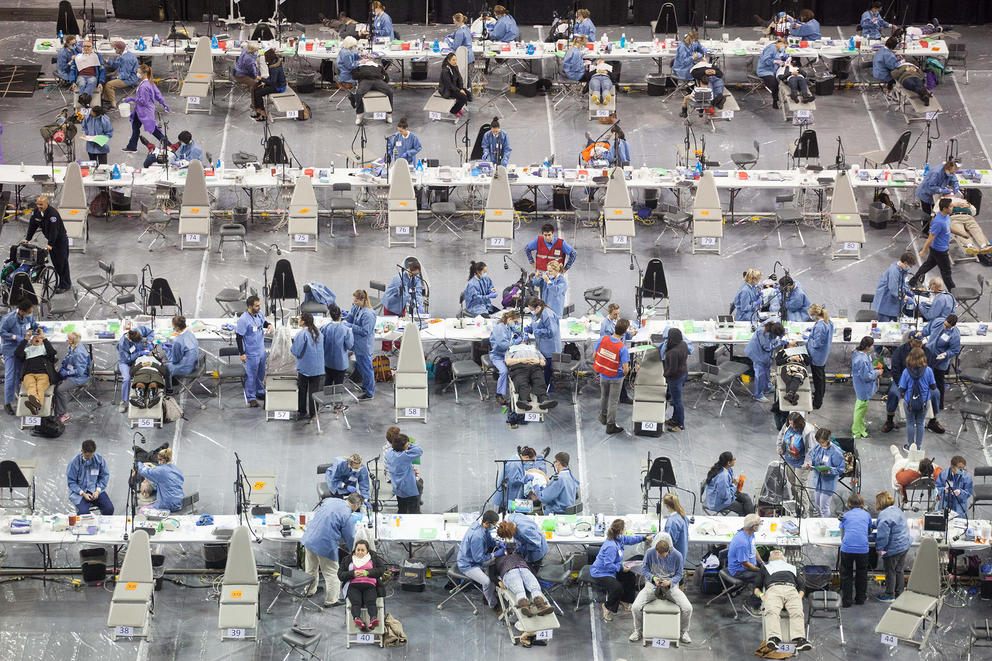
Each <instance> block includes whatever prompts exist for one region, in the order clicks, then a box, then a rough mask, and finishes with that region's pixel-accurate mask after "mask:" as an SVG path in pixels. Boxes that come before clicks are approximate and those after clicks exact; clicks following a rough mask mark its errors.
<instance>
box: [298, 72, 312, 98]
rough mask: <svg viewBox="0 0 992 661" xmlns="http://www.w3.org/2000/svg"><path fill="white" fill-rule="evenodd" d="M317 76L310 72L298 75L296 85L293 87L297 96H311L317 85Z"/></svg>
mask: <svg viewBox="0 0 992 661" xmlns="http://www.w3.org/2000/svg"><path fill="white" fill-rule="evenodd" d="M315 78H316V76H315V75H314V74H313V73H310V72H309V71H306V72H303V71H301V72H300V73H298V74H296V85H295V86H294V87H293V89H294V90H296V93H297V94H310V93H311V92H313V91H314V90H315V89H316V87H317V83H316V80H315Z"/></svg>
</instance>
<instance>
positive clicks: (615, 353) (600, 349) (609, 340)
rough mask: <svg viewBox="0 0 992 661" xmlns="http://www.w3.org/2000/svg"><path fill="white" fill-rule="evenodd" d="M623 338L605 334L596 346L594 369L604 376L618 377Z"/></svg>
mask: <svg viewBox="0 0 992 661" xmlns="http://www.w3.org/2000/svg"><path fill="white" fill-rule="evenodd" d="M622 348H623V340H622V339H620V340H614V339H613V336H612V335H604V336H603V338H602V339H601V340H600V341H599V346H597V347H596V360H595V361H594V362H593V364H592V369H593V370H594V371H595V372H596V373H597V374H601V375H602V376H606V377H610V378H616V377H617V376H619V375H620V350H621V349H622Z"/></svg>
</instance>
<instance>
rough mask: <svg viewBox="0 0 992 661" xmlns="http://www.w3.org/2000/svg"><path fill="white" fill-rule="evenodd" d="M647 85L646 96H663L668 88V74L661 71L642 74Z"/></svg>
mask: <svg viewBox="0 0 992 661" xmlns="http://www.w3.org/2000/svg"><path fill="white" fill-rule="evenodd" d="M644 82H645V83H647V85H648V96H665V94H666V90H667V89H668V76H666V75H665V74H663V73H649V74H648V75H646V76H644Z"/></svg>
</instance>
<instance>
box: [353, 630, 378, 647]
mask: <svg viewBox="0 0 992 661" xmlns="http://www.w3.org/2000/svg"><path fill="white" fill-rule="evenodd" d="M355 642H356V643H362V644H365V645H371V644H374V643H375V634H371V633H360V634H358V635H357V636H355Z"/></svg>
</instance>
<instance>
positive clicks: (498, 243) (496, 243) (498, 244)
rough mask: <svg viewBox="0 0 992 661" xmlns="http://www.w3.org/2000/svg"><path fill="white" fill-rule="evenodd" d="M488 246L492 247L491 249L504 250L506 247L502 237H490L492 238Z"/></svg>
mask: <svg viewBox="0 0 992 661" xmlns="http://www.w3.org/2000/svg"><path fill="white" fill-rule="evenodd" d="M489 245H490V246H492V247H493V248H505V247H506V239H505V238H503V237H495V236H494V237H492V238H490V239H489Z"/></svg>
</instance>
